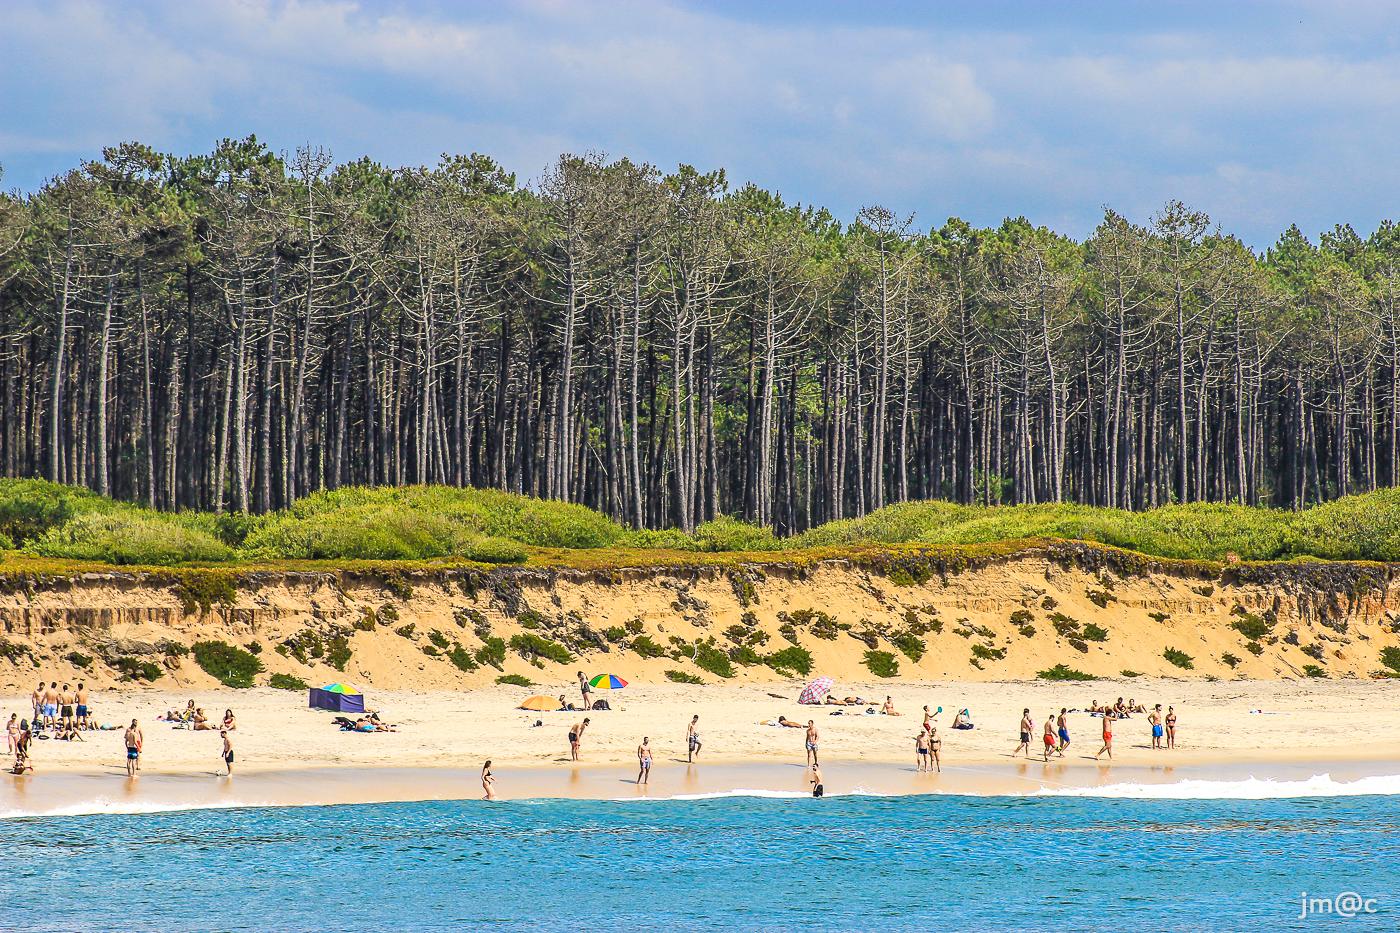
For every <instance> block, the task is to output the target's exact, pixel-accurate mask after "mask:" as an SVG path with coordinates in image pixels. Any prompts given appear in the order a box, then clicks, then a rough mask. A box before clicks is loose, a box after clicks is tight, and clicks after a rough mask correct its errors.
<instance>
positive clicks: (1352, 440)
mask: <svg viewBox="0 0 1400 933" xmlns="http://www.w3.org/2000/svg"><path fill="white" fill-rule="evenodd" d="M1397 304H1400V235H1397V230H1396V228H1395V227H1394V226H1393V225H1391V224H1390V223H1388V222H1387V223H1386V224H1384V225H1383V226H1382V227H1381V228H1380V229H1379V230H1377V231H1376V232H1375V233H1373V234H1371V235H1370V236H1369V237H1367V238H1362V237H1360V236H1358V235H1357V234H1356V233H1355V232H1354V231H1352V230H1351V229H1350V228H1349V227H1339V228H1337V229H1335V230H1333V231H1331V232H1330V233H1327V234H1325V235H1323V236H1322V237H1321V239H1320V242H1318V243H1316V244H1314V243H1311V242H1309V241H1308V240H1307V239H1306V238H1305V237H1304V236H1303V234H1302V233H1301V232H1299V231H1298V230H1297V229H1296V228H1290V229H1289V230H1288V231H1287V232H1285V233H1284V234H1283V235H1282V237H1281V238H1280V239H1279V241H1278V243H1277V244H1276V245H1275V246H1274V247H1273V248H1271V249H1269V250H1268V251H1267V252H1266V253H1264V254H1263V255H1257V254H1255V253H1254V252H1252V251H1251V250H1250V249H1248V248H1246V247H1245V246H1244V245H1243V244H1242V243H1240V242H1239V241H1238V240H1237V239H1235V238H1233V237H1231V236H1229V235H1228V234H1224V233H1222V232H1220V231H1219V230H1217V229H1216V228H1215V227H1214V226H1213V225H1212V223H1211V222H1210V220H1209V218H1207V217H1206V216H1205V215H1204V214H1201V213H1199V212H1196V211H1193V210H1191V209H1189V208H1187V207H1186V206H1184V205H1182V204H1180V203H1175V202H1173V203H1169V204H1167V205H1165V206H1164V207H1163V209H1162V210H1161V212H1160V213H1158V214H1157V215H1156V216H1154V217H1153V218H1151V220H1150V222H1149V223H1148V224H1147V225H1146V226H1139V225H1137V224H1134V223H1131V222H1129V221H1128V220H1127V219H1125V218H1123V217H1121V216H1119V215H1118V214H1115V213H1113V212H1112V211H1109V212H1106V214H1105V216H1104V218H1103V222H1102V223H1101V224H1100V225H1099V227H1098V228H1097V229H1096V230H1095V231H1094V232H1093V234H1092V235H1091V236H1090V237H1089V238H1088V239H1087V240H1085V241H1084V242H1083V243H1076V242H1074V241H1073V240H1070V239H1068V238H1066V237H1063V236H1059V235H1057V234H1055V233H1053V232H1051V231H1049V230H1046V229H1044V228H1037V227H1033V226H1031V224H1030V223H1028V222H1027V221H1025V220H1024V219H1020V218H1018V219H1014V220H1007V221H1006V222H1004V223H1003V224H1001V225H1000V226H999V227H997V228H995V229H978V228H974V227H972V226H970V225H969V224H967V223H964V222H963V221H960V220H957V219H951V220H949V221H947V222H946V223H944V224H943V225H942V226H940V227H938V228H936V229H932V230H928V231H925V229H924V228H920V227H916V225H915V223H914V221H913V220H912V219H911V218H908V217H905V216H902V215H900V214H898V213H897V212H895V211H893V210H890V209H887V208H884V207H878V206H871V207H867V208H865V209H863V210H862V211H861V212H860V213H859V215H858V216H857V217H855V218H854V219H853V220H852V221H851V222H850V223H849V224H847V223H843V222H840V221H838V220H837V219H836V218H834V217H832V216H831V215H830V214H829V213H827V212H826V211H824V210H820V209H813V208H809V207H803V206H799V205H792V204H789V203H786V202H785V201H784V200H783V199H782V198H781V197H779V196H778V195H777V194H775V193H772V192H768V191H764V190H762V189H759V188H757V187H754V186H752V185H750V186H746V187H744V188H742V189H739V190H730V189H729V187H728V185H727V182H726V179H725V176H724V173H723V172H722V171H714V172H709V173H702V172H699V171H697V170H695V169H693V168H691V167H689V166H681V167H680V168H679V169H678V170H677V171H676V172H674V173H673V174H669V175H667V174H663V173H661V172H660V171H658V170H657V169H655V168H653V167H651V166H648V165H639V164H635V163H632V162H630V161H628V160H625V159H623V160H620V161H615V162H610V161H607V160H606V159H604V158H601V157H598V156H593V155H584V156H572V155H566V156H563V157H561V158H560V159H559V160H558V162H557V163H556V164H555V165H554V166H553V167H551V168H550V169H549V170H548V171H547V172H546V173H545V174H544V175H543V177H542V178H541V179H540V180H539V182H538V183H537V184H535V185H533V186H522V185H520V184H518V183H517V180H516V178H515V176H514V175H512V174H510V173H509V172H507V171H505V170H504V169H502V168H501V167H500V166H499V165H497V164H496V163H495V162H493V161H492V160H491V159H489V158H487V157H485V156H481V155H471V156H449V157H444V158H443V159H442V161H441V163H440V164H439V165H438V166H436V167H435V168H431V169H423V168H412V169H393V168H387V167H385V166H381V165H378V164H376V163H374V162H371V161H370V160H368V159H362V160H360V161H356V162H350V163H345V164H339V165H337V164H335V163H334V162H333V161H332V159H331V157H330V156H329V155H328V154H326V153H325V152H323V151H321V150H318V149H305V150H300V151H298V152H297V153H295V154H294V155H290V156H286V157H279V156H278V155H276V154H274V153H272V152H270V151H268V150H267V149H266V148H265V147H264V146H263V145H262V144H260V143H259V142H257V141H256V140H255V139H252V138H249V139H246V140H227V141H224V142H222V143H220V144H219V145H218V146H217V147H216V148H215V150H214V152H212V153H211V154H209V155H200V156H193V157H189V158H183V157H176V156H169V155H163V154H161V153H157V152H154V151H153V150H151V149H149V148H147V147H145V146H141V145H137V144H126V145H122V146H119V147H116V148H113V149H109V150H106V151H105V152H104V155H103V158H102V159H101V160H100V161H96V162H92V163H89V164H85V165H83V166H82V167H80V168H77V169H74V170H72V171H70V172H68V173H67V174H64V175H61V176H59V177H57V178H55V179H53V180H52V181H51V182H50V183H49V184H47V185H46V186H45V187H44V188H43V189H42V190H40V191H37V192H34V193H33V194H30V195H24V196H19V195H12V196H0V472H2V473H3V475H5V476H24V477H29V476H35V477H45V478H49V479H52V480H55V481H59V482H64V483H72V484H77V485H84V486H88V487H90V488H92V489H94V490H96V491H98V492H101V493H104V494H109V495H112V496H115V497H118V498H121V499H127V500H131V501H135V502H139V503H143V504H146V505H150V506H153V507H156V508H160V509H200V510H209V511H249V512H266V511H270V510H275V509H279V508H283V507H285V506H287V505H288V504H289V503H291V502H292V501H294V500H295V499H297V498H298V497H301V496H304V495H306V494H308V493H310V492H314V491H316V490H321V489H327V488H337V487H341V486H346V485H351V484H358V485H378V484H389V485H401V484H407V483H444V484H449V485H459V486H466V485H471V486H479V487H484V488H496V489H501V490H506V491H512V492H523V493H526V494H530V495H535V496H541V497H546V498H553V499H561V500H567V501H571V502H578V503H583V504H586V505H588V506H591V507H593V508H596V509H598V510H599V511H601V512H603V513H604V514H606V515H608V516H610V517H612V518H614V519H616V520H618V521H620V522H623V523H625V524H630V525H633V526H637V527H653V528H656V527H666V526H675V527H678V528H680V529H682V530H685V531H690V530H692V529H694V528H695V527H696V526H697V525H698V524H700V523H701V522H703V521H705V520H707V519H710V518H713V517H714V516H716V515H720V514H732V515H737V516H740V517H742V518H744V519H747V520H749V521H752V522H756V523H758V524H761V525H770V526H772V527H774V528H776V529H777V530H778V531H779V532H781V533H788V532H794V531H801V530H804V529H807V528H810V527H812V526H814V525H817V524H820V523H822V522H826V521H830V520H835V519H841V518H850V517H853V516H859V515H863V514H866V513H868V512H870V511H872V510H874V509H877V508H879V507H881V506H884V505H886V504H889V503H893V502H900V501H905V500H911V499H934V498H942V499H948V500H952V501H955V502H959V503H966V504H997V503H1037V502H1060V501H1073V502H1079V503H1085V504H1092V505H1105V506H1115V507H1121V508H1131V509H1142V508H1149V507H1153V506H1157V505H1162V504H1166V503H1171V502H1193V501H1240V502H1246V503H1251V504H1253V503H1263V504H1273V505H1279V506H1292V507H1299V506H1302V505H1304V504H1307V503H1311V502H1317V501H1322V500H1329V499H1333V498H1336V497H1339V496H1343V495H1346V494H1348V493H1355V492H1364V491H1368V490H1372V489H1376V488H1378V487H1382V486H1391V485H1396V484H1397V480H1400V320H1398V319H1397Z"/></svg>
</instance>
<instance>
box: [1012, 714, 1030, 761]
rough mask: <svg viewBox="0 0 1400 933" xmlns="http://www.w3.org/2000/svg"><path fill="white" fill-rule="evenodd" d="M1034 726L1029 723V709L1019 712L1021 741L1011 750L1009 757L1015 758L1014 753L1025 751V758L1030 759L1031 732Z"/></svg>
mask: <svg viewBox="0 0 1400 933" xmlns="http://www.w3.org/2000/svg"><path fill="white" fill-rule="evenodd" d="M1034 728H1035V724H1034V723H1033V722H1032V721H1031V711H1030V709H1029V708H1027V709H1023V710H1021V741H1020V743H1019V744H1018V745H1017V746H1016V747H1015V748H1014V749H1012V750H1011V757H1012V758H1015V757H1016V753H1017V752H1019V751H1021V750H1023V749H1024V750H1025V752H1026V757H1027V758H1029V757H1031V730H1032V729H1034Z"/></svg>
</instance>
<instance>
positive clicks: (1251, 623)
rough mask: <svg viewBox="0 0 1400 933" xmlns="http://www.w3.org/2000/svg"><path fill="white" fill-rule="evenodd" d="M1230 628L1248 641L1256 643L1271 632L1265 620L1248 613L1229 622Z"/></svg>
mask: <svg viewBox="0 0 1400 933" xmlns="http://www.w3.org/2000/svg"><path fill="white" fill-rule="evenodd" d="M1230 627H1231V628H1232V629H1234V630H1235V631H1237V632H1239V633H1240V634H1241V635H1243V636H1244V637H1245V638H1247V639H1249V640H1250V641H1258V640H1259V639H1261V638H1263V637H1264V636H1265V635H1267V634H1269V632H1270V631H1272V630H1273V625H1271V624H1270V623H1269V621H1268V620H1267V619H1263V618H1261V617H1259V616H1256V615H1251V614H1248V613H1246V614H1245V615H1244V616H1242V617H1240V618H1238V619H1235V620H1234V621H1233V622H1231V623H1230Z"/></svg>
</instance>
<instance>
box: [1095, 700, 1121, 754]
mask: <svg viewBox="0 0 1400 933" xmlns="http://www.w3.org/2000/svg"><path fill="white" fill-rule="evenodd" d="M1117 718H1118V714H1116V713H1115V712H1113V710H1111V709H1106V710H1104V712H1103V748H1101V749H1099V750H1098V752H1097V753H1095V755H1094V757H1095V758H1098V757H1099V755H1102V754H1103V753H1104V752H1108V757H1109V758H1110V759H1112V758H1113V720H1115V719H1117Z"/></svg>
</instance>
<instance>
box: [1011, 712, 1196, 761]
mask: <svg viewBox="0 0 1400 933" xmlns="http://www.w3.org/2000/svg"><path fill="white" fill-rule="evenodd" d="M1145 709H1146V707H1142V706H1138V705H1137V704H1136V703H1134V702H1133V701H1131V700H1130V701H1128V703H1126V704H1125V703H1124V702H1123V698H1122V697H1119V698H1118V702H1117V703H1116V704H1114V705H1112V706H1099V704H1098V701H1095V702H1094V703H1093V705H1092V706H1091V707H1090V708H1089V711H1088V712H1089V715H1091V716H1098V717H1100V718H1101V720H1102V722H1103V745H1102V746H1101V747H1100V748H1099V750H1098V751H1097V752H1096V753H1095V754H1094V757H1095V758H1096V759H1097V758H1100V757H1102V756H1103V755H1107V756H1108V757H1109V759H1110V760H1111V759H1112V758H1113V724H1114V723H1115V722H1117V721H1119V720H1123V719H1128V718H1130V717H1131V716H1132V714H1133V713H1134V712H1143V711H1145ZM1075 712H1078V710H1076V711H1075ZM1069 713H1070V710H1068V709H1066V708H1065V707H1063V706H1062V707H1060V712H1059V713H1058V714H1056V713H1051V714H1050V715H1049V716H1047V717H1046V718H1045V725H1044V727H1043V729H1042V730H1041V742H1042V745H1043V748H1042V755H1043V760H1045V761H1049V760H1050V756H1051V755H1058V756H1059V757H1061V758H1063V757H1064V756H1065V749H1067V748H1069V745H1070V738H1069ZM1147 722H1148V725H1149V726H1151V732H1152V748H1153V749H1154V750H1157V749H1169V748H1176V708H1175V707H1173V706H1168V707H1167V711H1166V713H1165V714H1164V713H1163V712H1162V704H1161V703H1158V704H1157V705H1156V706H1154V707H1153V708H1152V711H1151V712H1150V713H1148V715H1147ZM1034 731H1035V720H1034V719H1033V718H1032V717H1031V711H1030V709H1029V708H1026V709H1023V710H1022V711H1021V732H1020V740H1019V742H1018V743H1017V745H1016V747H1015V748H1014V749H1012V751H1011V756H1012V757H1013V758H1014V757H1015V756H1016V755H1018V754H1020V753H1021V752H1025V755H1026V757H1027V758H1029V757H1031V734H1032V733H1033V732H1034Z"/></svg>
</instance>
